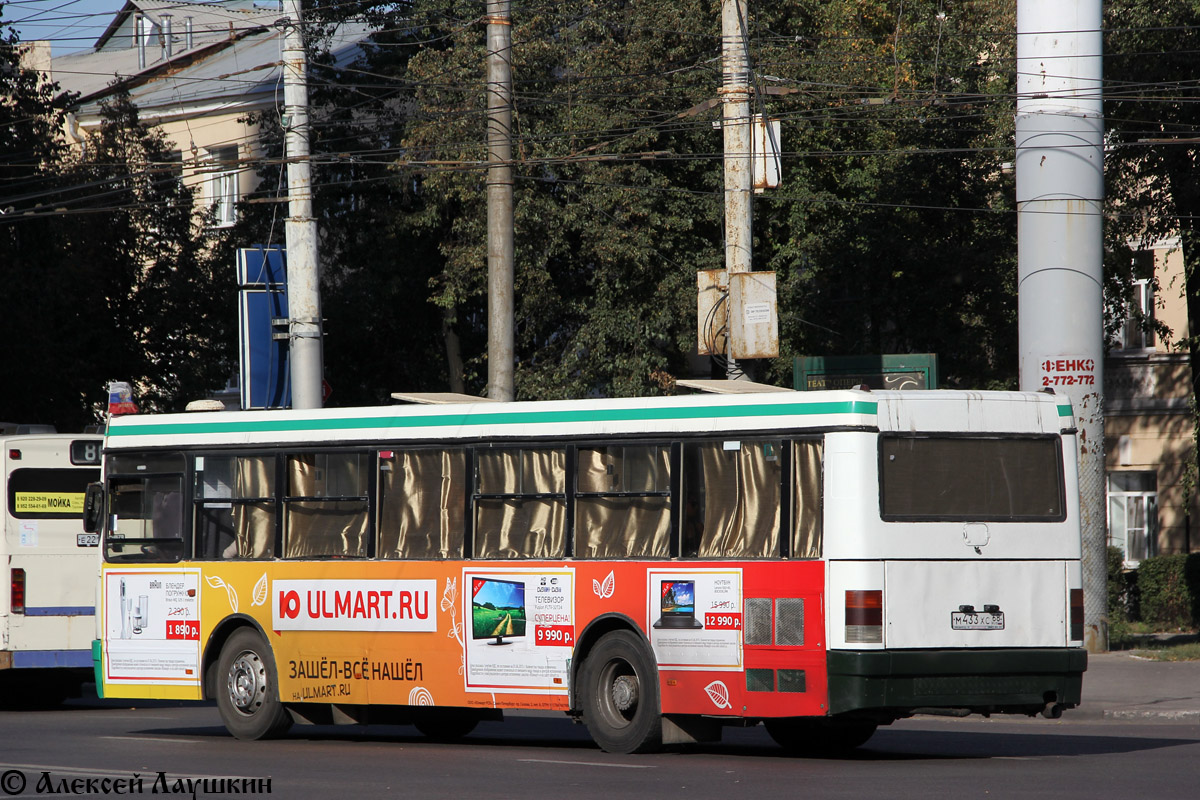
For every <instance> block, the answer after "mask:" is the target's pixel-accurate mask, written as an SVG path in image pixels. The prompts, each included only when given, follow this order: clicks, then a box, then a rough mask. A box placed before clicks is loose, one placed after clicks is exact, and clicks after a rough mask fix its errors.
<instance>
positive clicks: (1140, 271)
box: [1117, 250, 1154, 350]
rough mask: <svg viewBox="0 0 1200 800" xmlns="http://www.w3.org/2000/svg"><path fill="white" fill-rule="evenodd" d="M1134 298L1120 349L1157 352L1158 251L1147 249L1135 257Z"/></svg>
mask: <svg viewBox="0 0 1200 800" xmlns="http://www.w3.org/2000/svg"><path fill="white" fill-rule="evenodd" d="M1131 288H1132V296H1131V297H1130V299H1129V305H1128V306H1127V307H1126V309H1125V322H1124V324H1123V325H1122V326H1121V330H1120V333H1119V341H1118V342H1117V347H1118V349H1120V350H1153V349H1154V330H1153V329H1152V328H1149V327H1147V323H1149V322H1153V321H1154V251H1153V250H1143V251H1141V252H1139V253H1137V255H1136V256H1135V257H1134V263H1133V281H1132V287H1131Z"/></svg>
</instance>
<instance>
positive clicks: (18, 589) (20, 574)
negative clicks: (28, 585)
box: [8, 567, 25, 614]
mask: <svg viewBox="0 0 1200 800" xmlns="http://www.w3.org/2000/svg"><path fill="white" fill-rule="evenodd" d="M11 574H12V595H11V596H10V600H9V605H8V607H9V608H10V609H12V613H14V614H24V613H25V570H23V569H20V568H19V567H18V568H16V569H14V570H13V571H12V573H11Z"/></svg>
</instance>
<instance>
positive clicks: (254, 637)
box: [216, 628, 292, 739]
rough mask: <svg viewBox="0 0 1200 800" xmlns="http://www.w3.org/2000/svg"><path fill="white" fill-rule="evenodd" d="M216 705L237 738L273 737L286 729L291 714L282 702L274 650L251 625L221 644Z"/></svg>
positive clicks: (223, 719)
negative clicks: (272, 651) (273, 655)
mask: <svg viewBox="0 0 1200 800" xmlns="http://www.w3.org/2000/svg"><path fill="white" fill-rule="evenodd" d="M217 679H218V685H217V692H216V694H217V708H218V709H219V710H220V712H221V721H222V722H224V723H225V727H226V728H227V729H228V730H229V732H230V733H231V734H233V735H234V737H235V738H238V739H270V738H273V737H276V736H280V735H282V734H283V733H286V732H287V730H288V728H290V727H292V718H291V715H290V714H288V712H287V709H285V708H284V707H283V704H282V703H280V702H279V681H278V678H277V677H276V674H275V662H274V659H273V658H272V657H271V650H270V648H269V647H267V643H266V642H264V641H263V639H262V637H261V636H259V635H258V634H257V633H256V632H254V631H252V630H250V629H249V628H242V629H241V630H238V631H236V632H234V634H233V635H232V636H230V637H229V639H228V641H226V642H225V646H224V647H222V648H221V658H220V661H219V663H218V667H217Z"/></svg>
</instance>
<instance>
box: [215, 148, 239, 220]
mask: <svg viewBox="0 0 1200 800" xmlns="http://www.w3.org/2000/svg"><path fill="white" fill-rule="evenodd" d="M208 161H209V169H210V173H209V177H208V202H209V205H210V207H211V208H212V212H213V225H214V226H216V227H219V228H224V227H227V226H229V225H232V224H233V223H235V222H237V200H238V163H237V161H238V149H237V147H215V148H211V149H210V150H209V151H208Z"/></svg>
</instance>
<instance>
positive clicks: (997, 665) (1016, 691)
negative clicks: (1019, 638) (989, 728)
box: [828, 647, 1087, 719]
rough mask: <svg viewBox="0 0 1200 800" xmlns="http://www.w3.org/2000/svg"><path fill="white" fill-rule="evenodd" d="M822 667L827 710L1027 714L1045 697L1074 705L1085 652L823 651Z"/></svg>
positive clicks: (1069, 649)
mask: <svg viewBox="0 0 1200 800" xmlns="http://www.w3.org/2000/svg"><path fill="white" fill-rule="evenodd" d="M828 667H829V707H830V712H831V713H833V714H846V713H864V712H865V713H868V714H871V715H874V716H878V717H883V718H888V717H890V718H892V719H898V718H900V717H906V716H909V715H911V714H912V713H914V712H916V713H920V712H921V711H928V710H939V709H940V710H946V711H962V710H967V711H970V712H973V713H980V714H993V713H995V714H1034V713H1037V712H1038V711H1040V710H1042V709H1043V708H1044V707H1045V706H1046V705H1047V703H1057V704H1059V705H1060V706H1061V707H1063V708H1073V707H1074V706H1077V705H1078V704H1079V701H1080V698H1081V695H1082V691H1083V673H1084V672H1085V671H1086V670H1087V651H1086V650H1084V649H1083V648H1077V647H1062V648H1029V649H994V650H984V649H980V650H974V649H972V650H962V649H956V650H830V651H829V653H828Z"/></svg>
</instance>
